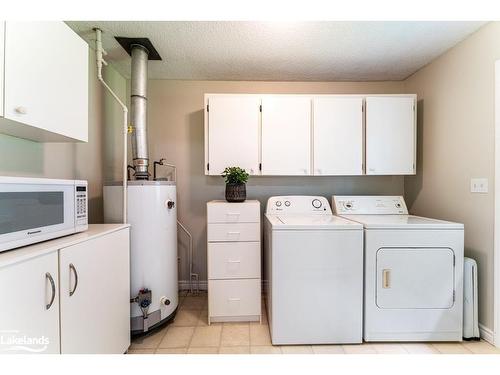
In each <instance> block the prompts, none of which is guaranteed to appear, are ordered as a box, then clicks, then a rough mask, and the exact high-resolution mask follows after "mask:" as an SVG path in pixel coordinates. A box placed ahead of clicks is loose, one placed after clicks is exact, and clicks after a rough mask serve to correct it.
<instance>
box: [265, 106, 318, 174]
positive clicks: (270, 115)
mask: <svg viewBox="0 0 500 375" xmlns="http://www.w3.org/2000/svg"><path fill="white" fill-rule="evenodd" d="M262 174H263V175H289V176H290V175H309V174H311V99H310V98H307V97H300V96H299V97H297V96H295V97H294V96H289V97H288V96H269V97H265V98H263V99H262Z"/></svg>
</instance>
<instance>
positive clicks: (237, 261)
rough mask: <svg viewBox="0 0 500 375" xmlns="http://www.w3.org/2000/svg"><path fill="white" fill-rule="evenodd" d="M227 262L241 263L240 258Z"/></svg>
mask: <svg viewBox="0 0 500 375" xmlns="http://www.w3.org/2000/svg"><path fill="white" fill-rule="evenodd" d="M227 263H241V260H228V261H227Z"/></svg>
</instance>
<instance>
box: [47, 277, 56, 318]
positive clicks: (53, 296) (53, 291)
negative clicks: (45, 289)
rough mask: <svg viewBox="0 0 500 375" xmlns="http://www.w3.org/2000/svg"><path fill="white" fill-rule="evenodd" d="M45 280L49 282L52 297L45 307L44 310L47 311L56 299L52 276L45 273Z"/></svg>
mask: <svg viewBox="0 0 500 375" xmlns="http://www.w3.org/2000/svg"><path fill="white" fill-rule="evenodd" d="M45 278H46V279H47V280H49V282H50V289H51V290H52V297H50V302H49V303H48V304H46V305H45V310H48V309H50V308H51V307H52V304H53V303H54V299H55V298H56V284H55V283H54V279H53V278H52V275H51V274H50V272H46V273H45Z"/></svg>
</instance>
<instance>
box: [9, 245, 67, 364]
mask: <svg viewBox="0 0 500 375" xmlns="http://www.w3.org/2000/svg"><path fill="white" fill-rule="evenodd" d="M57 267H58V265H57V252H52V253H50V254H44V255H41V256H38V257H35V258H33V259H30V260H28V261H25V262H20V263H16V264H13V265H11V266H8V267H5V268H0V295H1V296H2V297H1V298H2V302H1V304H0V306H1V307H0V339H1V340H0V353H19V354H29V353H42V354H54V353H59V352H60V344H59V293H58V291H57V287H58V285H59V275H58V269H57Z"/></svg>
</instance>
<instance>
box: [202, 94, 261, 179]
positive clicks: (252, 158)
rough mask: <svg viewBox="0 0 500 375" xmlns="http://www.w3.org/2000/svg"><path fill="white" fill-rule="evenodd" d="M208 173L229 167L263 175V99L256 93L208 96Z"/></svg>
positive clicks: (218, 173)
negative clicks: (261, 108) (260, 162)
mask: <svg viewBox="0 0 500 375" xmlns="http://www.w3.org/2000/svg"><path fill="white" fill-rule="evenodd" d="M208 105H209V111H208V161H207V163H209V168H208V166H207V172H208V173H207V174H209V175H220V174H221V173H222V171H223V170H224V169H225V168H226V167H241V168H243V169H245V170H246V171H247V172H248V173H249V174H251V175H256V174H259V136H260V130H259V123H260V111H259V106H260V99H259V98H258V97H255V96H245V95H236V96H213V97H209V99H208Z"/></svg>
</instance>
